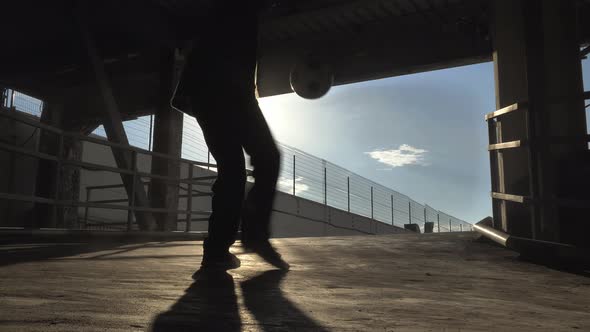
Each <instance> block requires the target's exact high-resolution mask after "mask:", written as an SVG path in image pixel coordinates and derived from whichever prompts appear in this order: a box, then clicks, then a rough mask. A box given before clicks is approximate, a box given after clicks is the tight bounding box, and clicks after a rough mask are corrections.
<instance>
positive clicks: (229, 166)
mask: <svg viewBox="0 0 590 332" xmlns="http://www.w3.org/2000/svg"><path fill="white" fill-rule="evenodd" d="M227 89H231V87H227ZM242 90H243V91H244V90H245V91H251V93H247V94H242V93H237V94H235V93H231V91H227V90H226V91H227V92H228V93H227V94H226V95H223V94H222V95H219V96H218V98H207V99H208V100H212V102H210V103H209V104H207V103H205V104H204V103H203V100H202V99H203V98H202V97H198V96H195V97H192V99H193V100H192V101H191V104H192V105H193V108H194V109H193V113H194V115H195V117H196V119H197V121H198V123H199V125H200V126H201V128H202V130H203V134H204V136H205V141H206V142H207V145H208V146H209V150H210V152H211V154H212V155H213V157H214V158H215V161H216V164H217V171H218V174H217V180H216V181H215V184H214V185H213V188H212V189H213V202H212V204H213V206H212V214H211V217H210V219H209V236H208V238H207V240H206V241H205V250H211V251H215V250H227V249H228V248H229V247H230V246H231V245H232V244H233V243H234V242H235V239H236V234H237V231H238V229H239V225H240V220H241V222H242V240H245V241H264V240H268V238H269V236H270V216H271V212H272V206H273V202H274V196H275V190H276V189H275V188H276V183H277V179H278V176H279V167H280V159H281V158H280V153H279V150H278V148H277V146H276V144H275V141H274V139H273V137H272V134H271V132H270V129H269V127H268V125H267V123H266V120H265V119H264V117H263V115H262V112H261V110H260V108H259V106H258V101H257V100H256V97H255V96H254V86H253V85H252V86H250V87H249V88H248V89H242ZM199 107H202V109H201V110H199ZM244 151H245V152H246V153H247V154H248V155H249V156H250V160H251V164H252V166H253V167H254V172H253V176H254V179H255V184H254V186H253V187H252V189H251V190H250V191H249V193H248V195H247V197H246V199H245V200H244V194H245V185H246V171H245V158H244Z"/></svg>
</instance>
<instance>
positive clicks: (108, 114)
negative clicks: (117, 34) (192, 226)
mask: <svg viewBox="0 0 590 332" xmlns="http://www.w3.org/2000/svg"><path fill="white" fill-rule="evenodd" d="M80 9H81V8H80ZM76 18H77V19H78V25H79V28H80V32H81V33H82V38H83V41H84V44H85V46H86V50H87V52H88V57H89V60H90V64H91V66H92V69H93V71H94V75H95V78H96V83H97V85H98V88H99V91H100V94H101V95H102V97H103V102H104V104H105V105H104V106H105V107H104V111H105V117H104V119H105V121H104V123H103V126H104V129H105V132H106V134H107V137H108V139H109V141H112V142H116V143H121V144H127V145H129V141H128V139H127V135H126V134H125V128H123V121H122V119H121V113H120V112H119V108H118V106H117V102H116V100H115V97H114V95H113V91H112V89H111V87H110V85H109V81H108V77H107V75H106V73H105V70H104V63H103V61H102V60H101V58H100V57H99V54H98V50H97V48H96V45H95V44H94V40H93V39H92V36H91V34H90V31H89V29H88V27H87V26H86V24H85V15H84V13H83V12H82V11H81V10H80V11H78V13H77V15H76ZM112 151H113V156H114V157H115V161H116V162H117V167H119V168H123V169H132V167H133V163H132V156H131V153H129V152H127V151H121V150H119V149H117V148H112ZM121 180H122V181H123V184H124V185H125V190H126V191H127V195H128V197H131V196H133V194H132V193H133V192H135V195H134V201H135V205H136V206H138V207H149V206H150V202H149V200H148V197H147V194H146V192H145V189H144V187H143V184H142V182H141V179H140V178H135V179H132V178H130V177H129V176H123V175H121ZM134 182H135V183H134ZM134 187H135V188H134ZM135 217H136V219H137V223H138V225H139V228H140V229H141V230H152V229H153V227H154V225H155V220H154V218H153V216H152V214H150V213H147V212H136V213H135Z"/></svg>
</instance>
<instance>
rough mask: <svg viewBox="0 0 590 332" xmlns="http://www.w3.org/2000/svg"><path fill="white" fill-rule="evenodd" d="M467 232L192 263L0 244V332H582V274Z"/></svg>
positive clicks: (193, 248) (173, 249) (174, 248)
mask: <svg viewBox="0 0 590 332" xmlns="http://www.w3.org/2000/svg"><path fill="white" fill-rule="evenodd" d="M474 238H475V235H474V234H473V233H462V234H458V233H456V234H432V235H421V236H420V235H393V236H368V237H341V238H313V239H311V238H310V239H282V240H277V241H275V244H276V246H277V247H278V248H279V249H280V251H281V252H282V253H283V254H284V256H285V258H286V259H287V260H288V261H289V262H290V263H291V264H292V271H290V272H289V273H287V274H283V273H280V272H278V271H275V270H272V269H271V267H270V266H268V265H266V264H265V263H263V262H261V261H260V260H259V259H258V258H257V257H256V256H253V255H251V254H241V253H240V252H241V248H240V246H239V245H236V247H235V252H236V253H237V254H238V255H239V257H240V258H241V259H242V262H243V266H242V267H241V268H240V269H238V270H234V271H231V272H230V273H218V274H210V275H199V276H198V277H197V280H193V279H192V277H191V276H192V274H193V272H195V270H196V269H197V267H198V265H199V262H200V259H201V248H200V245H201V243H200V242H152V243H147V244H127V245H120V244H119V245H116V244H111V245H96V244H94V245H88V244H76V243H62V244H58V245H56V244H38V245H15V244H12V245H2V246H0V259H1V260H0V330H2V331H133V330H153V331H182V330H193V331H240V330H245V331H328V330H330V331H406V330H416V331H423V330H436V331H439V330H447V331H460V330H464V331H476V330H494V331H544V330H545V331H564V330H583V331H589V330H590V279H589V278H587V277H585V276H582V275H578V274H572V273H566V272H560V271H557V270H553V269H550V268H547V267H544V266H539V265H533V264H529V263H526V262H522V261H519V260H518V259H517V258H516V255H515V254H514V253H512V252H509V251H506V250H504V249H501V248H497V247H494V246H491V245H489V244H486V243H479V242H474V241H473V239H474Z"/></svg>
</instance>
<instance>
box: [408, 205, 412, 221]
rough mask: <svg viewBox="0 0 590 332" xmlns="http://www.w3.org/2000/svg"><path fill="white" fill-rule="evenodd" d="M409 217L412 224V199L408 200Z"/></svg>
mask: <svg viewBox="0 0 590 332" xmlns="http://www.w3.org/2000/svg"><path fill="white" fill-rule="evenodd" d="M408 219H410V220H409V224H410V225H411V224H412V201H409V202H408Z"/></svg>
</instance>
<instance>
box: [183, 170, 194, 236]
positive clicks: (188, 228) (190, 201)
mask: <svg viewBox="0 0 590 332" xmlns="http://www.w3.org/2000/svg"><path fill="white" fill-rule="evenodd" d="M193 167H194V166H193V164H191V163H189V164H188V178H189V181H190V182H189V184H188V198H187V199H188V200H187V201H186V227H185V228H186V232H187V233H188V232H190V231H191V222H192V219H193V215H192V214H193Z"/></svg>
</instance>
